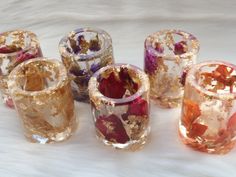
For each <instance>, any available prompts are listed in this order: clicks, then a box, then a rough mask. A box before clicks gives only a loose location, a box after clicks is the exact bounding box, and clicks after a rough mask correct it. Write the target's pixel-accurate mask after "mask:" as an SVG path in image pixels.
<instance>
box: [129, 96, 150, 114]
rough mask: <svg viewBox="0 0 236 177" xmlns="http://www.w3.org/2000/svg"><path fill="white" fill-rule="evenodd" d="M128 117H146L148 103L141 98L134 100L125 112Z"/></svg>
mask: <svg viewBox="0 0 236 177" xmlns="http://www.w3.org/2000/svg"><path fill="white" fill-rule="evenodd" d="M127 113H128V114H129V115H136V116H143V115H148V103H147V101H146V100H144V99H142V98H141V97H139V98H137V99H135V100H134V101H133V102H132V103H131V104H130V105H129V109H128V111H127Z"/></svg>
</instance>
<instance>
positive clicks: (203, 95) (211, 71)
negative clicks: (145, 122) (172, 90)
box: [179, 61, 236, 154]
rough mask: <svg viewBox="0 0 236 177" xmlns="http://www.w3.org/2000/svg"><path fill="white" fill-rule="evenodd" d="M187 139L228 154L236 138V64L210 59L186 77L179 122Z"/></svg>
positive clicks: (198, 147) (193, 144)
mask: <svg viewBox="0 0 236 177" xmlns="http://www.w3.org/2000/svg"><path fill="white" fill-rule="evenodd" d="M179 133H180V137H181V138H182V140H183V142H184V143H185V144H187V145H189V146H191V147H193V148H194V149H196V150H199V151H204V152H208V153H215V154H224V153H227V152H228V151H230V150H231V149H232V148H233V146H234V144H235V139H236V66H235V65H233V64H230V63H227V62H223V61H222V62H221V61H209V62H203V63H200V64H197V65H195V66H194V67H192V69H190V71H189V72H188V75H187V78H186V84H185V92H184V98H183V104H182V115H181V119H180V122H179Z"/></svg>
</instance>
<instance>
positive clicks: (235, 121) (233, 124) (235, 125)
mask: <svg viewBox="0 0 236 177" xmlns="http://www.w3.org/2000/svg"><path fill="white" fill-rule="evenodd" d="M227 130H228V131H230V132H234V131H235V130H236V112H235V113H234V114H233V115H232V116H231V117H230V118H229V120H228V123H227Z"/></svg>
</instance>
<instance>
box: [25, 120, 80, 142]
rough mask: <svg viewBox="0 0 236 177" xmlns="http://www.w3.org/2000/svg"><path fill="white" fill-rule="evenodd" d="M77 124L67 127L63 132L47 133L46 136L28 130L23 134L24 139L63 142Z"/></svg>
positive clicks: (72, 132) (71, 133) (74, 129)
mask: <svg viewBox="0 0 236 177" xmlns="http://www.w3.org/2000/svg"><path fill="white" fill-rule="evenodd" d="M77 126H78V125H77V124H76V125H73V126H71V127H67V128H66V129H65V130H64V131H63V132H56V133H51V134H50V133H48V135H47V136H45V135H41V134H38V133H36V132H29V133H26V134H25V137H26V139H27V140H28V141H29V142H31V143H39V144H50V143H57V142H63V141H65V140H67V139H69V138H70V137H71V136H72V135H73V134H74V132H75V131H76V129H77Z"/></svg>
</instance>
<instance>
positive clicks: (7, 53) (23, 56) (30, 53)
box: [0, 30, 42, 108]
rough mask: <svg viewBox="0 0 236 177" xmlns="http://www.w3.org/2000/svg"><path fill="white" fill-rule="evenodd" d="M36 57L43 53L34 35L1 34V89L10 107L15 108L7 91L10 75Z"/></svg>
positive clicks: (27, 32)
mask: <svg viewBox="0 0 236 177" xmlns="http://www.w3.org/2000/svg"><path fill="white" fill-rule="evenodd" d="M36 57H42V52H41V49H40V45H39V42H38V39H37V36H36V35H35V34H34V33H32V32H30V31H24V30H14V31H7V32H3V33H1V34H0V89H1V93H2V98H3V102H4V103H5V104H6V105H7V106H8V107H11V108H13V107H14V105H13V102H12V99H11V98H10V97H9V94H8V89H7V80H8V75H9V73H10V72H11V71H12V69H13V68H14V67H16V66H17V65H18V64H20V63H21V62H23V61H25V60H28V59H31V58H36Z"/></svg>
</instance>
